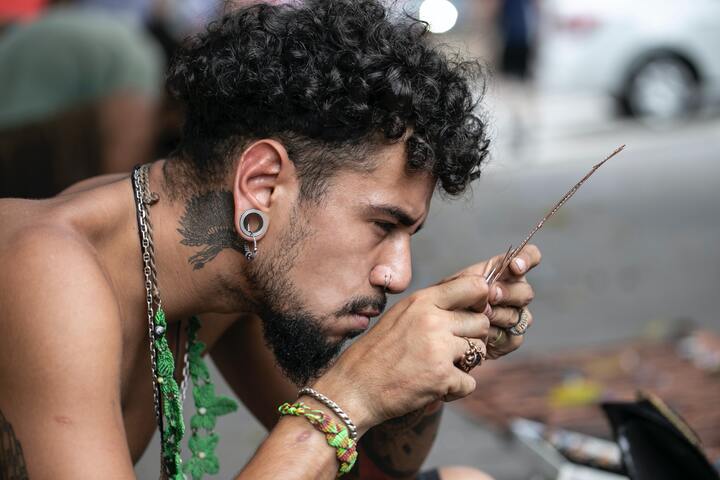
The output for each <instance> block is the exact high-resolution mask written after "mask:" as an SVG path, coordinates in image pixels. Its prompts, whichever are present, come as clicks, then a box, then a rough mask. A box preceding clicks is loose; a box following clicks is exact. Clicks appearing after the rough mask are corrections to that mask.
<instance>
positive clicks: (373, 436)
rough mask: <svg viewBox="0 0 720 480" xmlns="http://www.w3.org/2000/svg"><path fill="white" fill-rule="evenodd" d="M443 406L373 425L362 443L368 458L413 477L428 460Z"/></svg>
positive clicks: (384, 469) (388, 470)
mask: <svg viewBox="0 0 720 480" xmlns="http://www.w3.org/2000/svg"><path fill="white" fill-rule="evenodd" d="M441 416H442V408H440V407H437V406H432V407H430V408H424V409H420V410H416V411H414V412H410V413H408V414H407V415H404V416H402V417H398V418H394V419H392V420H389V421H387V422H385V423H383V424H380V425H378V426H376V427H374V428H371V429H370V430H369V431H368V432H367V433H366V434H365V436H364V437H363V438H362V441H361V444H362V447H363V451H364V452H365V454H366V455H367V457H368V458H369V459H370V460H371V461H372V462H373V463H374V464H375V466H376V467H377V468H378V469H380V470H381V471H382V472H383V473H385V474H387V475H389V476H391V477H400V478H404V477H411V476H413V475H415V474H416V473H417V472H418V471H419V470H420V467H421V466H422V463H423V462H424V461H425V458H426V456H427V454H428V452H429V451H430V448H431V447H432V444H433V441H434V440H435V436H436V434H437V426H438V424H439V423H440V417H441Z"/></svg>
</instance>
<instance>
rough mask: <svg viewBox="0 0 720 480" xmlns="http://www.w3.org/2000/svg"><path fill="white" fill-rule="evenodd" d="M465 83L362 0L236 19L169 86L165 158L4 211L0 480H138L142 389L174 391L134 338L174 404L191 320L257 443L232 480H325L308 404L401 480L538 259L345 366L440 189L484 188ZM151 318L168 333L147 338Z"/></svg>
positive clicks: (470, 384) (189, 52) (454, 297)
mask: <svg viewBox="0 0 720 480" xmlns="http://www.w3.org/2000/svg"><path fill="white" fill-rule="evenodd" d="M475 71H476V70H475V64H474V63H470V62H459V61H457V60H451V59H449V58H448V57H446V56H445V55H444V54H442V53H441V52H440V51H438V50H436V49H435V48H433V47H432V46H431V45H430V44H429V41H428V39H427V37H426V36H425V28H424V25H422V24H417V23H403V22H402V21H400V20H397V19H395V17H393V16H392V15H391V13H390V12H387V11H386V10H385V8H384V7H383V6H382V5H381V4H380V3H379V2H376V1H374V0H367V1H362V2H357V1H350V0H322V1H320V0H318V1H310V2H306V3H305V4H301V5H295V6H287V5H286V6H268V5H261V6H256V7H250V8H248V9H245V10H240V11H238V12H235V13H234V14H232V15H230V16H228V17H226V18H224V19H223V20H222V21H221V22H219V23H218V24H216V25H214V26H213V27H212V28H211V29H210V30H209V32H208V33H206V34H204V35H202V36H199V37H198V38H196V39H195V40H194V41H193V42H192V43H190V44H189V45H188V46H187V48H186V49H185V50H184V52H183V53H182V54H181V55H180V56H179V57H178V58H177V59H176V60H175V63H174V64H173V65H172V67H171V71H170V75H169V86H170V88H171V89H172V90H173V92H174V94H175V95H177V96H178V97H180V98H182V99H184V100H185V102H186V104H187V123H186V126H185V131H184V137H183V140H182V143H181V145H180V147H179V149H178V151H177V152H176V154H175V155H174V156H173V158H171V159H168V160H166V161H158V162H155V163H153V164H152V165H150V167H149V168H148V169H144V168H143V169H140V170H137V171H136V172H135V173H134V174H133V176H132V177H131V178H130V179H128V177H127V175H123V176H119V177H118V176H115V177H101V178H96V179H91V180H89V181H87V182H85V183H81V184H78V185H76V186H74V187H72V188H71V189H70V190H69V191H67V192H66V193H65V194H63V195H60V196H58V197H56V198H53V199H49V200H44V201H35V202H30V201H23V200H3V201H2V203H0V212H1V213H0V222H2V225H3V229H2V232H0V262H1V264H2V266H3V271H4V274H3V275H2V278H1V279H0V308H1V309H2V312H3V317H2V320H0V322H2V323H0V328H1V329H2V335H0V385H1V388H0V411H1V412H2V417H1V418H0V421H2V423H3V425H2V429H3V432H4V434H3V435H4V437H5V438H4V443H3V445H9V446H10V448H6V449H4V451H3V453H2V455H3V457H0V465H1V466H2V468H4V469H5V472H7V471H12V470H11V469H15V470H14V471H15V472H21V473H20V474H17V478H32V479H33V480H34V479H44V478H52V479H66V478H67V479H70V478H73V479H75V478H78V477H82V478H118V479H127V478H133V476H134V473H133V467H132V466H133V462H134V461H136V460H137V459H138V458H139V457H140V456H141V454H142V452H143V450H144V449H145V447H146V446H147V444H148V442H149V441H150V439H151V437H152V435H153V432H154V430H155V426H156V422H155V417H156V411H155V407H154V390H155V392H157V391H161V393H162V395H165V393H164V390H162V388H163V387H164V386H165V385H167V384H168V382H170V383H172V382H171V381H170V379H165V378H163V377H162V376H161V374H160V373H158V372H160V369H159V367H156V368H153V369H151V367H150V365H151V362H152V364H153V365H155V364H156V363H159V362H160V361H161V360H162V359H158V352H160V350H159V347H157V346H156V347H155V350H153V352H155V354H154V355H152V356H151V355H150V352H149V351H148V337H149V336H153V337H154V336H156V335H157V336H159V338H161V339H165V338H166V339H167V344H169V345H170V346H172V348H173V349H175V350H176V351H175V355H174V361H175V378H176V379H177V381H178V382H179V381H180V373H181V372H182V370H183V369H184V362H183V357H184V353H183V352H184V343H185V341H186V336H185V334H184V333H183V329H184V328H185V325H187V324H188V318H189V317H191V316H193V315H198V316H199V317H200V318H201V320H202V324H203V326H202V328H201V330H200V331H199V336H200V339H201V340H202V341H203V342H204V343H205V344H206V345H207V352H209V353H210V355H211V356H212V358H213V360H214V362H215V363H216V364H217V366H218V367H219V369H220V371H221V372H222V374H223V375H224V376H225V378H226V379H227V381H228V383H229V384H230V385H231V386H232V387H233V389H234V390H235V392H236V393H237V395H238V397H239V398H240V400H241V401H242V402H243V403H244V404H245V405H246V406H247V407H248V408H249V409H250V410H251V411H252V412H253V413H254V414H255V415H256V416H257V418H258V419H260V420H261V421H262V422H263V423H264V424H265V425H266V426H267V428H268V429H269V435H268V437H267V438H266V440H265V441H264V442H263V443H262V445H261V446H260V448H259V449H258V451H257V453H256V454H255V456H254V457H253V459H252V460H251V461H250V462H249V464H248V465H247V466H246V467H245V468H244V469H243V470H242V471H241V472H240V473H239V474H238V477H237V478H241V479H261V478H273V479H275V478H288V479H290V478H292V479H311V478H312V479H314V478H327V479H330V478H333V477H334V476H335V475H336V474H337V472H338V457H337V456H336V453H338V452H339V450H338V451H337V452H336V450H335V449H334V448H331V447H329V446H328V443H327V442H326V439H325V436H324V435H322V434H320V433H319V432H318V431H317V430H316V429H315V428H314V426H313V425H311V424H310V423H309V422H308V421H307V419H305V418H301V417H296V416H290V415H287V416H283V417H281V418H278V414H277V407H278V405H279V404H280V403H282V402H286V401H293V400H295V399H297V387H298V386H302V385H311V386H312V387H313V388H314V389H315V390H316V391H318V392H320V393H322V394H324V395H325V396H327V397H329V398H330V399H331V400H333V401H334V402H336V404H337V405H339V406H340V408H341V409H342V411H344V412H345V414H346V415H347V416H348V417H349V418H350V419H351V421H352V422H353V424H354V425H355V426H356V427H357V431H358V437H359V438H360V440H359V442H360V448H359V450H360V460H359V465H358V466H357V467H355V468H354V469H352V470H351V473H350V475H349V476H353V475H354V476H357V475H359V476H360V477H364V478H414V477H415V475H416V474H417V471H418V470H419V468H420V466H421V464H422V462H423V460H424V457H425V455H426V454H427V451H428V450H429V447H430V445H431V444H432V439H433V437H434V434H435V431H436V428H437V422H438V420H439V411H440V405H441V401H443V400H444V401H450V400H453V399H457V398H460V397H464V396H466V395H468V394H469V393H471V392H472V391H473V390H474V389H475V380H474V379H473V377H472V376H471V375H470V374H469V373H468V372H469V371H470V369H471V368H472V367H474V366H476V364H477V361H476V360H477V358H479V357H481V356H483V355H485V354H487V356H488V357H490V358H494V357H497V356H500V355H503V354H505V353H508V352H510V351H512V350H514V349H516V348H518V346H519V345H520V343H521V342H522V335H514V334H511V330H508V328H510V327H512V326H513V325H515V324H517V323H518V321H519V320H520V318H519V317H520V316H522V317H523V320H524V322H525V323H526V324H527V323H529V321H530V317H529V314H527V312H526V310H524V309H523V307H525V306H526V305H527V304H528V303H529V302H530V300H531V299H532V295H533V294H532V289H531V287H530V286H529V284H528V283H527V282H526V280H525V277H524V275H525V273H526V272H527V271H528V270H529V269H530V268H532V267H534V266H535V265H537V264H538V262H539V257H540V255H539V252H538V251H537V249H535V248H534V247H533V248H528V249H526V250H525V251H524V252H522V253H521V254H520V256H519V257H518V259H517V262H516V263H514V264H513V265H512V266H511V268H510V270H509V271H507V272H506V274H505V275H504V276H503V277H502V278H501V279H500V281H499V282H497V283H496V284H494V285H493V286H492V287H489V286H488V285H487V283H486V282H485V279H484V278H483V275H484V274H486V273H487V271H488V269H489V265H488V262H481V263H478V264H476V265H473V266H471V267H468V268H467V269H466V270H464V271H462V272H460V273H459V274H457V275H454V276H452V277H448V278H447V279H445V280H444V281H442V282H441V283H439V284H438V285H436V286H432V287H430V288H427V289H424V290H421V291H418V292H415V293H413V294H412V295H411V296H410V297H408V298H406V299H404V300H402V301H400V302H398V303H397V304H396V305H395V306H394V307H393V308H392V309H390V310H389V311H388V312H387V313H386V314H385V315H383V316H382V317H381V318H380V320H379V321H378V323H377V325H375V326H374V327H373V328H371V329H369V330H368V331H367V333H365V334H364V335H362V336H361V337H360V338H358V340H357V341H356V342H354V343H353V344H352V345H351V346H349V347H348V348H347V349H346V350H345V351H344V352H343V353H342V354H340V355H339V356H338V354H339V352H340V347H341V345H342V343H343V341H344V340H346V339H347V338H349V337H352V336H356V335H357V334H359V333H362V332H363V331H365V330H366V329H367V328H368V323H369V319H370V318H371V317H375V316H378V315H380V313H381V312H382V311H383V309H384V306H385V301H386V293H387V292H389V293H399V292H402V291H403V290H405V289H406V288H407V287H408V285H409V283H410V279H411V257H410V238H411V235H413V234H414V233H416V232H417V231H418V230H419V229H420V228H421V226H422V224H423V223H424V221H425V219H426V217H427V214H428V209H429V207H430V200H431V197H432V194H433V191H434V190H435V188H439V189H440V190H442V191H444V192H446V193H448V194H451V195H454V194H459V193H461V192H462V191H463V190H464V189H465V188H466V187H467V185H468V183H469V182H470V181H471V180H473V179H475V178H477V177H478V176H479V167H480V165H481V162H482V161H483V159H484V158H485V156H486V153H487V140H486V136H485V125H484V123H483V122H482V121H481V120H480V119H479V118H478V117H477V116H475V114H474V107H475V105H476V101H475V100H474V99H473V98H472V95H471V93H470V92H471V84H470V82H471V81H473V80H474V79H476V77H474V76H473V72H475ZM134 190H135V193H134ZM149 222H151V224H152V227H151V228H150V227H149V225H148V223H149ZM139 231H140V236H141V237H142V238H143V242H142V243H143V245H144V246H143V247H142V249H141V245H140V244H141V242H140V240H139V238H138V232H139ZM448 236H449V237H451V232H448ZM150 237H151V238H150ZM141 251H143V252H144V253H145V254H146V255H145V256H144V257H143V256H142V255H141ZM144 265H145V266H146V267H147V269H145V270H144V269H143V266H144ZM155 274H156V275H155ZM160 300H161V301H162V302H161V303H162V308H163V309H164V312H165V315H166V318H167V328H165V327H164V325H163V324H162V322H160V323H159V324H158V323H153V322H152V317H153V314H152V312H153V311H156V310H158V309H159V308H160ZM489 305H491V306H489ZM149 307H150V315H149V314H148V311H149ZM153 309H155V310H153ZM148 316H150V317H151V318H150V321H149V319H148ZM155 320H156V321H157V320H158V317H155ZM158 326H159V327H161V328H159V329H158ZM149 329H150V331H149ZM515 333H518V331H517V330H516V331H515ZM519 333H522V332H519ZM263 337H264V342H263ZM163 341H164V340H163ZM264 343H265V344H266V345H267V346H266V345H264ZM486 343H487V344H488V345H487V346H486ZM155 345H157V344H155ZM478 351H479V353H480V355H476V356H475V357H472V355H470V356H469V354H473V353H478ZM191 353H192V352H191ZM160 354H162V352H160ZM470 358H473V360H472V361H471V360H470ZM333 359H335V360H333ZM276 364H277V366H276ZM165 366H166V367H167V365H165ZM192 366H193V364H192V363H191V368H192ZM278 367H279V368H278ZM281 371H282V373H281ZM191 373H192V372H191ZM288 379H290V380H292V381H293V383H294V384H295V385H293V383H291V382H290V380H288ZM176 393H177V392H176ZM174 398H175V399H176V398H177V395H176V396H175V397H174ZM300 400H301V401H303V402H304V403H305V404H306V405H308V406H309V407H310V408H312V409H317V410H322V411H323V412H324V413H325V414H327V418H329V419H331V420H332V421H334V422H335V423H336V424H338V425H341V424H342V423H343V422H344V420H343V419H342V417H341V416H340V415H336V413H335V412H333V411H331V409H329V408H328V404H327V403H326V402H322V401H319V400H317V399H316V398H313V397H310V396H307V395H303V396H302V397H301V398H300ZM164 405H168V404H164ZM341 420H342V422H341ZM348 428H349V427H348ZM338 455H339V453H338ZM199 456H200V457H202V458H204V457H205V454H204V453H203V454H202V455H199ZM457 473H460V474H461V475H462V474H463V473H462V472H458V471H455V476H454V477H453V475H454V474H453V472H452V471H450V470H448V471H447V472H444V473H441V475H443V478H445V479H448V478H459V477H458V475H457ZM464 474H467V472H465V473H464ZM23 475H24V476H23ZM467 475H468V476H465V477H462V478H468V479H470V478H473V477H471V476H470V475H474V474H467ZM7 476H10V477H11V478H14V477H12V476H11V475H7ZM475 478H478V477H477V476H475Z"/></svg>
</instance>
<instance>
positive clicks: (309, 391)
mask: <svg viewBox="0 0 720 480" xmlns="http://www.w3.org/2000/svg"><path fill="white" fill-rule="evenodd" d="M303 395H307V396H308V397H312V398H314V399H315V400H317V401H318V402H320V403H322V404H323V405H325V406H326V407H328V408H329V409H330V410H332V411H333V412H335V415H337V416H338V417H340V420H342V421H343V423H344V424H345V425H347V428H348V430H349V432H350V438H352V439H353V440H357V436H358V433H357V427H356V426H355V424H354V423H353V422H352V420H350V417H349V416H348V414H347V413H345V411H344V410H343V409H342V408H340V405H338V404H337V403H335V402H333V401H332V400H330V399H329V398H328V397H326V396H325V395H323V394H322V393H320V392H318V391H317V390H315V389H314V388H310V387H303V388H301V389H300V391H299V392H298V397H302V396H303Z"/></svg>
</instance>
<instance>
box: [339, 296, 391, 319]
mask: <svg viewBox="0 0 720 480" xmlns="http://www.w3.org/2000/svg"><path fill="white" fill-rule="evenodd" d="M386 306H387V296H386V295H385V294H384V293H381V294H379V295H378V296H376V297H370V296H362V297H354V298H352V299H350V301H349V302H347V303H346V304H345V305H344V306H343V307H342V308H341V309H340V310H338V311H337V312H335V315H336V316H338V317H341V316H343V315H353V314H358V313H360V312H363V311H367V310H377V311H378V312H379V313H378V315H380V314H382V312H383V311H385V307H386Z"/></svg>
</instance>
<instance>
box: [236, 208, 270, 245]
mask: <svg viewBox="0 0 720 480" xmlns="http://www.w3.org/2000/svg"><path fill="white" fill-rule="evenodd" d="M250 215H257V216H258V218H259V219H260V226H259V227H258V229H257V230H255V231H254V232H253V231H251V230H249V229H248V227H247V226H245V220H247V218H248V217H249V216H250ZM239 226H240V231H241V232H242V234H243V235H245V236H246V237H248V238H253V239H254V238H255V237H262V236H263V235H265V232H267V229H268V222H267V221H265V213H263V212H261V211H260V210H257V209H255V208H248V209H247V210H245V211H244V212H243V213H242V215H241V216H240V225H239Z"/></svg>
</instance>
